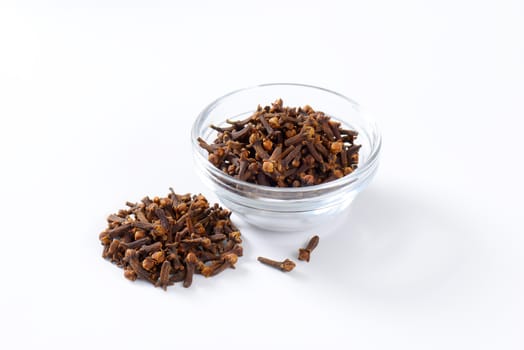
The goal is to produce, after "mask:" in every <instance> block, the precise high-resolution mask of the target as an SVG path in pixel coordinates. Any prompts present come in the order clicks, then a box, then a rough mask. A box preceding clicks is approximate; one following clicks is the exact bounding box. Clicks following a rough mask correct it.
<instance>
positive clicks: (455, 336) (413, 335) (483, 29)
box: [0, 0, 524, 349]
mask: <svg viewBox="0 0 524 350" xmlns="http://www.w3.org/2000/svg"><path fill="white" fill-rule="evenodd" d="M523 33H524V4H523V3H522V1H433V2H429V1H403V0H400V1H362V2H359V3H355V2H345V1H339V2H335V1H327V0H324V1H319V2H313V1H293V2H283V1H260V2H247V1H238V2H232V1H193V2H191V4H189V2H179V3H177V2H174V1H173V2H168V1H166V2H159V1H144V2H138V1H121V2H118V1H91V2H87V1H85V2H84V1H80V2H58V1H51V2H48V4H46V5H44V3H43V2H35V3H34V4H32V3H27V2H26V3H22V2H14V1H7V2H5V1H2V2H1V5H0V118H1V119H0V120H1V123H0V161H1V171H0V180H1V181H0V218H1V225H0V227H1V248H0V250H1V252H0V269H1V270H0V271H1V276H0V278H1V279H0V283H1V287H0V348H2V349H18V348H20V349H21V348H24V349H29V348H33V349H36V348H53V349H59V348H78V349H93V348H126V349H143V348H145V347H146V346H147V348H151V349H153V348H160V347H161V348H180V347H182V346H184V347H185V348H188V349H193V348H195V349H199V348H204V347H205V348H207V349H215V348H216V349H222V348H227V349H241V348H242V349H244V348H246V349H273V348H289V349H293V348H306V349H309V348H328V347H331V346H333V347H335V346H336V348H347V349H522V348H524V339H523V335H522V331H523V329H524V327H523V326H524V322H523V317H524V316H523V315H524V303H523V295H524V275H523V272H524V271H523V267H524V258H523V257H522V251H523V243H524V238H523V229H522V220H521V217H522V198H523V196H524V191H523V185H522V181H523V180H522V179H523V178H524V171H523V167H522V161H523V157H522V153H523V152H522V151H523V147H522V135H523V132H524V129H523V128H524V123H523V117H524V64H523V63H524V35H523ZM267 82H301V83H308V84H314V85H318V86H322V87H326V88H330V89H333V90H335V91H338V92H340V93H342V94H345V95H347V96H349V97H351V98H353V99H355V100H357V101H359V102H360V103H361V104H362V105H363V106H364V107H366V108H367V109H368V110H370V111H372V113H373V114H374V115H375V117H376V119H377V120H378V122H379V124H380V126H381V130H382V133H383V139H384V140H383V142H384V143H383V153H382V162H381V168H380V169H379V173H378V174H377V177H376V178H375V180H374V182H373V183H372V184H371V186H370V187H369V188H368V189H367V190H366V191H365V192H363V193H362V194H361V196H360V197H359V198H357V200H356V201H355V202H354V204H353V206H352V207H351V209H350V212H349V214H348V216H347V217H346V218H344V219H343V220H342V223H341V224H338V225H333V226H332V227H326V228H325V229H323V230H320V231H319V232H318V233H319V235H320V236H321V242H320V245H319V247H318V249H317V250H316V251H315V252H314V254H313V257H312V261H311V262H310V263H309V264H305V263H300V264H299V265H298V267H297V269H296V270H295V271H293V273H290V274H287V275H286V274H283V273H280V272H278V271H274V270H271V269H269V268H265V267H264V266H261V265H260V264H259V263H257V262H256V257H257V256H258V255H268V256H273V257H286V256H292V255H293V254H295V250H296V248H297V247H298V246H300V245H302V244H303V242H304V240H305V239H306V237H307V236H308V235H309V233H306V232H300V233H296V234H290V235H285V236H282V235H275V234H269V233H266V232H261V231H257V230H254V229H252V228H250V227H248V226H246V225H243V224H241V225H240V227H241V229H242V233H243V235H244V238H245V244H244V247H245V256H244V257H243V258H242V259H241V260H240V261H239V263H238V267H237V269H236V270H235V271H233V270H229V271H227V272H225V273H224V274H222V275H221V276H219V277H218V278H213V279H204V278H200V276H198V277H197V278H196V279H195V281H194V284H193V287H191V288H189V289H184V288H182V287H181V286H180V285H177V286H175V287H172V288H170V289H168V292H166V293H165V292H163V291H162V290H160V289H158V288H156V289H155V288H152V286H150V285H148V284H145V283H138V282H137V283H132V282H129V281H127V280H125V279H124V278H123V276H122V271H121V270H120V269H118V268H116V267H115V266H112V265H111V264H110V263H108V262H107V261H104V260H103V259H102V258H101V257H100V255H101V252H102V247H101V246H100V244H99V242H98V233H99V232H100V231H101V230H102V229H103V228H104V227H105V218H106V216H107V215H108V214H110V213H112V212H113V211H115V210H117V209H119V208H121V207H123V206H124V203H125V201H126V200H131V201H135V200H138V199H140V198H142V197H143V196H145V195H151V196H154V195H165V194H167V191H168V187H169V186H173V187H174V188H175V189H177V191H179V192H202V193H204V194H206V195H207V196H208V197H209V198H211V199H214V197H213V196H212V194H211V193H210V192H209V190H208V189H206V188H205V187H204V186H203V185H202V184H201V182H200V181H199V180H198V179H197V177H196V176H195V173H194V171H193V169H192V167H191V166H190V164H191V163H190V161H191V154H190V141H189V130H190V126H191V124H192V121H193V120H194V118H195V117H196V115H197V114H198V113H199V112H200V110H201V109H203V108H204V107H205V105H206V104H207V103H209V102H211V101H212V100H213V99H215V98H217V97H219V96H221V95H223V94H225V93H227V92H229V91H231V90H234V89H237V88H241V87H245V86H251V85H255V84H260V83H267Z"/></svg>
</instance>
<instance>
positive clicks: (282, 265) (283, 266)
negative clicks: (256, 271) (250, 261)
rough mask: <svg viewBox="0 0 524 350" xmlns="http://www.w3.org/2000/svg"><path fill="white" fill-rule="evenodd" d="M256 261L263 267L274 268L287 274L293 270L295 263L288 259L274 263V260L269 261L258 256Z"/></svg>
mask: <svg viewBox="0 0 524 350" xmlns="http://www.w3.org/2000/svg"><path fill="white" fill-rule="evenodd" d="M257 260H258V261H260V262H261V263H262V264H264V265H268V266H271V267H274V268H276V269H279V270H280V271H283V272H289V271H291V270H293V269H294V268H295V266H296V265H295V263H294V262H293V261H291V260H289V259H286V260H284V261H275V260H271V259H268V258H264V257H262V256H259V257H258V259H257Z"/></svg>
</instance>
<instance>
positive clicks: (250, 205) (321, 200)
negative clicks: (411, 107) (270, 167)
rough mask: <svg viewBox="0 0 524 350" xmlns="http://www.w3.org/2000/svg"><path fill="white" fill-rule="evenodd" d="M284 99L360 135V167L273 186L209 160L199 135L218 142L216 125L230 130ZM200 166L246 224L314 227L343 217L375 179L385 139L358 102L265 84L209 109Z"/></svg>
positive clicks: (202, 118) (198, 151) (197, 131)
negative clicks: (325, 178)
mask: <svg viewBox="0 0 524 350" xmlns="http://www.w3.org/2000/svg"><path fill="white" fill-rule="evenodd" d="M278 98H282V100H283V101H284V106H289V107H299V106H304V105H306V104H308V105H310V106H311V107H313V109H315V110H316V111H322V112H324V113H325V114H326V115H328V116H330V117H331V119H332V120H336V121H339V122H341V123H342V127H344V128H350V129H353V130H356V131H358V133H359V134H358V137H357V139H356V141H355V142H356V144H361V145H362V147H361V148H360V151H359V165H358V168H357V169H356V170H355V171H353V172H352V173H351V174H348V175H346V176H344V177H342V178H340V179H337V180H334V181H330V182H326V183H323V184H320V185H314V186H307V187H298V188H292V187H289V188H288V187H285V188H281V187H270V186H262V185H257V184H253V183H248V182H245V181H241V180H238V179H235V178H233V177H232V176H229V175H228V174H226V173H224V172H222V171H221V170H220V169H218V168H216V167H215V166H214V165H213V164H211V162H209V161H208V153H207V151H206V150H204V149H202V148H201V147H200V146H199V144H198V141H197V139H198V137H201V138H202V139H204V140H205V141H206V142H207V143H213V141H214V139H215V138H216V134H217V133H216V131H215V130H213V129H211V128H210V127H209V126H210V125H211V124H214V125H217V126H225V125H226V119H242V118H246V117H248V116H249V115H251V114H252V113H254V112H255V109H256V107H257V106H258V105H259V104H260V105H261V106H266V105H271V103H273V102H274V101H275V100H277V99H278ZM191 141H192V148H193V156H194V161H195V166H196V169H197V172H198V174H199V176H200V177H201V178H202V180H203V181H204V183H205V184H206V185H207V186H209V187H210V188H211V190H213V191H214V192H215V194H216V195H217V197H218V199H219V200H220V201H221V202H222V204H223V205H224V206H225V207H227V208H229V209H230V210H231V211H232V212H233V213H234V214H236V215H238V216H239V217H240V218H241V219H242V220H243V221H245V222H247V223H249V224H252V225H254V226H257V227H259V228H262V229H263V230H268V231H297V230H304V229H311V228H314V227H316V226H320V225H326V224H328V225H329V222H331V221H332V220H334V219H335V218H337V217H340V216H341V215H343V212H344V211H346V210H347V209H348V207H349V205H350V204H351V202H352V201H353V200H354V199H355V197H356V196H357V194H358V193H359V192H360V191H362V190H363V189H364V188H365V187H366V186H367V185H368V184H369V182H370V181H371V179H372V178H373V176H374V175H375V173H376V171H377V167H378V159H379V153H380V147H381V137H380V133H379V131H378V129H377V126H376V124H375V123H374V122H372V121H371V120H369V119H368V118H365V117H363V116H362V115H361V113H360V111H359V106H358V104H357V103H356V102H354V101H352V100H350V99H349V98H347V97H345V96H343V95H341V94H338V93H336V92H333V91H330V90H327V89H323V88H319V87H315V86H309V85H302V84H288V83H281V84H265V85H258V86H254V87H249V88H246V89H241V90H237V91H234V92H231V93H229V94H227V95H225V96H223V97H220V98H219V99H217V100H216V101H214V102H212V103H211V104H210V105H208V106H207V107H206V108H205V109H204V110H203V111H202V112H201V113H200V115H199V116H198V117H197V119H196V120H195V122H194V124H193V128H192V130H191Z"/></svg>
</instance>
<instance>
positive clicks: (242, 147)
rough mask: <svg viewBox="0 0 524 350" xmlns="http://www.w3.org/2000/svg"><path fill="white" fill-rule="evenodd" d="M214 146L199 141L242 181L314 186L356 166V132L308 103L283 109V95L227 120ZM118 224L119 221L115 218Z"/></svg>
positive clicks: (221, 166) (212, 159) (214, 159)
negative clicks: (246, 113) (281, 97)
mask: <svg viewBox="0 0 524 350" xmlns="http://www.w3.org/2000/svg"><path fill="white" fill-rule="evenodd" d="M226 123H227V124H229V126H227V127H222V126H214V125H213V126H211V128H212V129H214V130H215V131H217V133H218V134H217V137H216V139H215V140H214V142H213V143H212V144H208V143H207V142H206V141H205V140H203V139H202V138H199V139H198V143H199V145H200V147H202V148H203V149H205V150H206V151H207V152H208V159H209V161H210V162H211V163H212V164H213V165H214V166H216V167H217V168H219V169H221V170H222V171H224V172H225V173H227V174H229V175H231V176H233V177H235V178H237V179H239V180H243V181H248V182H251V183H255V184H259V185H264V186H275V187H301V186H312V185H318V184H321V183H324V182H328V181H333V180H336V179H338V178H341V177H343V176H346V175H348V174H351V173H352V172H353V171H354V170H355V169H356V168H357V166H358V161H359V157H358V152H359V149H360V146H361V145H356V144H354V141H355V139H356V137H357V136H358V133H357V132H356V131H354V130H350V129H345V128H342V125H341V123H340V122H338V121H335V120H333V119H331V118H330V117H329V116H327V115H325V114H324V113H323V112H320V111H315V110H314V109H313V108H311V107H310V106H308V105H306V106H304V107H299V108H291V107H283V101H282V99H278V100H276V101H275V102H274V103H273V104H272V105H271V106H266V107H261V106H258V108H257V110H256V111H255V112H254V113H253V114H252V115H251V116H250V117H248V118H246V119H244V120H226ZM116 220H117V221H114V222H118V219H116Z"/></svg>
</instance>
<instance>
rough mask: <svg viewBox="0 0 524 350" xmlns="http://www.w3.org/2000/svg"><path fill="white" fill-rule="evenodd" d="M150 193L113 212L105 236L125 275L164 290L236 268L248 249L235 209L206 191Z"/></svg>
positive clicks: (107, 247) (106, 245) (108, 250)
mask: <svg viewBox="0 0 524 350" xmlns="http://www.w3.org/2000/svg"><path fill="white" fill-rule="evenodd" d="M170 190H171V192H170V194H169V195H168V196H167V197H166V198H158V197H155V198H153V199H150V198H149V197H145V198H143V199H142V201H141V202H138V203H131V202H127V203H126V205H127V206H128V207H129V208H128V209H125V210H120V211H118V213H117V214H111V215H110V216H109V217H108V218H107V221H108V227H107V228H106V229H105V230H104V231H103V232H102V233H100V235H99V239H100V242H101V243H102V245H103V246H104V249H103V254H102V256H103V257H104V258H106V259H109V260H110V261H111V262H113V263H115V264H116V265H117V266H119V267H122V268H123V269H124V277H125V278H127V279H129V280H131V281H135V280H136V279H141V280H145V281H148V282H150V283H152V284H154V285H155V286H156V287H160V288H162V289H164V290H166V288H167V287H168V286H170V285H173V284H174V283H177V282H183V286H184V287H189V286H191V284H192V282H193V274H201V275H204V276H206V277H209V276H215V275H217V274H219V273H220V272H222V271H224V270H225V269H227V268H228V267H230V268H234V266H235V264H236V262H237V260H238V257H240V256H242V253H243V249H242V246H241V245H240V243H242V239H241V234H240V232H239V231H238V229H237V228H236V227H235V225H234V224H233V223H232V222H231V220H230V216H231V212H230V211H228V210H226V209H222V208H221V207H220V206H219V205H218V204H215V205H213V206H210V205H209V203H208V201H207V199H206V198H205V197H204V196H202V195H200V194H199V195H194V196H191V195H190V194H184V195H180V194H176V193H175V192H174V191H173V190H172V189H170Z"/></svg>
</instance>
